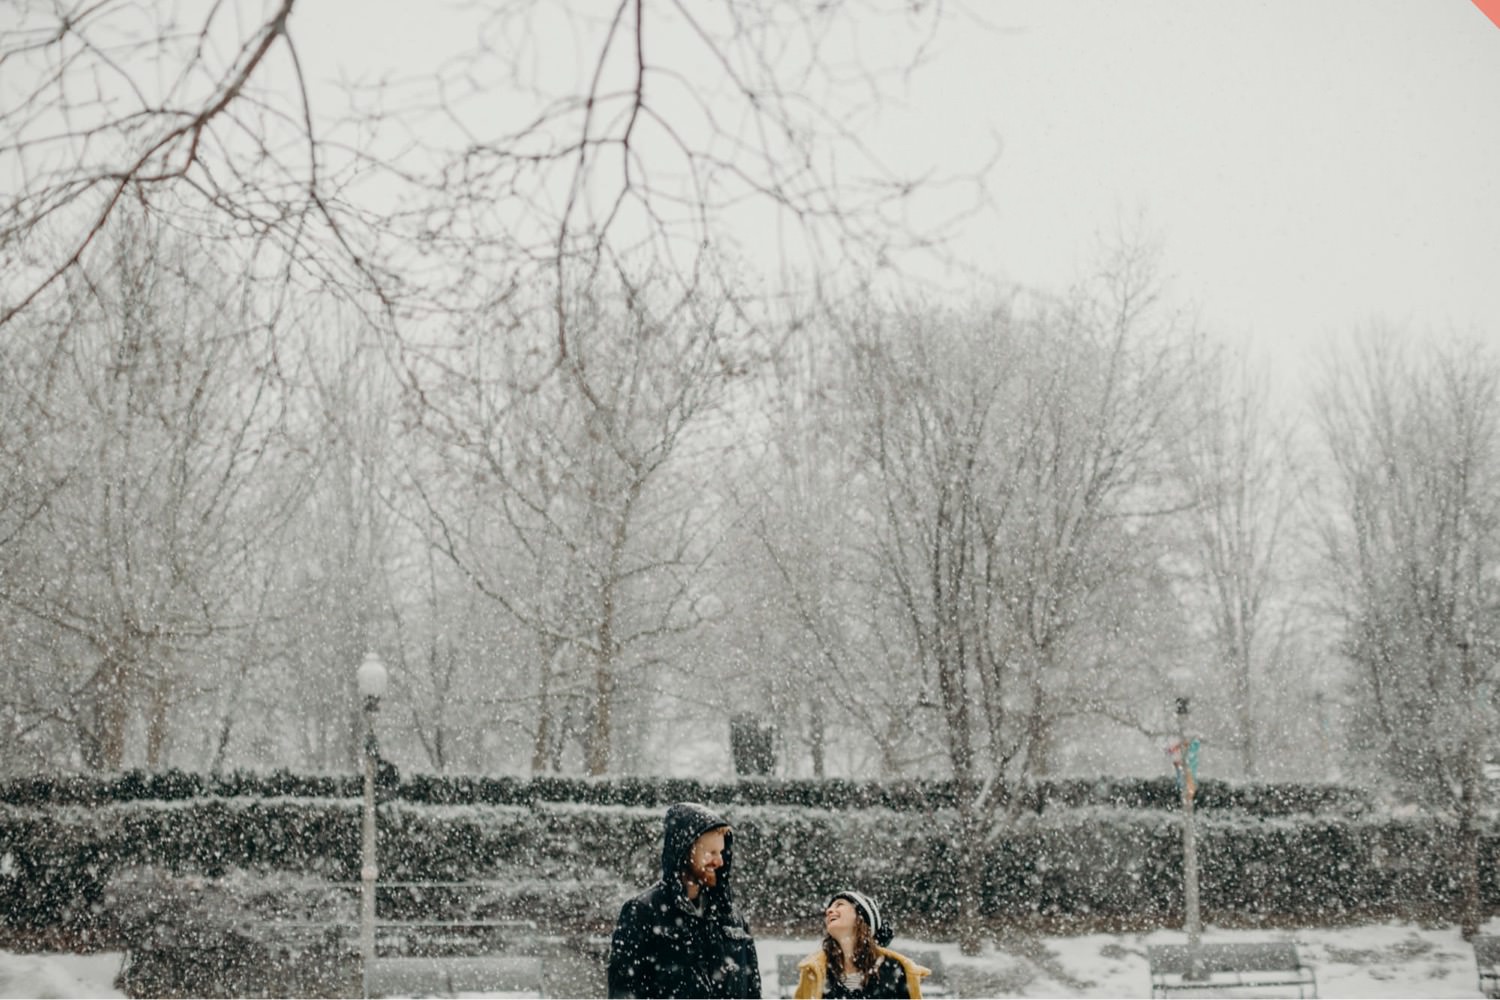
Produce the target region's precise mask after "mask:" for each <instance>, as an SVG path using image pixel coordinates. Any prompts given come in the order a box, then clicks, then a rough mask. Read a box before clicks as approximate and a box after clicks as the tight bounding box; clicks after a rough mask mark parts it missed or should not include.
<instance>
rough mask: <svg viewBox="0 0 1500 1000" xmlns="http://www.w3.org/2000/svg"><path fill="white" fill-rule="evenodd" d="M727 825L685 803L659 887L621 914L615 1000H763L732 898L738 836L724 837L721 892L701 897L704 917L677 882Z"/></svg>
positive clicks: (671, 821) (670, 813)
mask: <svg viewBox="0 0 1500 1000" xmlns="http://www.w3.org/2000/svg"><path fill="white" fill-rule="evenodd" d="M728 825H729V824H728V822H727V821H725V819H724V818H723V817H722V816H719V815H717V814H715V813H713V812H711V811H709V810H708V809H707V808H706V807H704V806H701V805H698V804H697V803H693V802H679V803H677V804H676V805H674V806H672V807H671V808H670V809H668V810H667V817H666V823H665V826H664V828H663V830H662V849H661V881H660V882H657V883H656V884H655V885H653V886H652V887H651V888H649V889H647V890H646V891H645V892H643V893H641V894H640V895H639V896H637V897H635V898H634V899H632V900H630V901H629V902H627V903H626V904H625V905H624V906H623V907H622V908H621V909H620V919H619V920H618V921H617V922H616V923H615V933H614V937H613V938H612V939H611V941H610V946H609V995H610V996H611V997H753V998H758V997H759V996H760V964H759V959H758V957H757V955H756V953H755V941H754V939H753V938H752V937H751V936H750V926H749V924H747V923H746V922H745V920H744V919H743V918H741V917H740V915H739V914H738V913H736V912H735V909H734V896H733V893H732V892H731V891H730V888H729V886H730V876H731V873H732V870H733V836H734V834H733V833H731V832H728V831H726V832H725V834H724V854H723V857H724V864H723V866H722V867H721V868H720V869H719V871H718V878H717V879H716V882H717V884H716V885H715V886H714V887H713V888H711V889H702V890H700V891H699V894H698V901H699V902H701V903H702V912H701V913H700V912H699V911H698V910H697V909H695V908H694V906H693V904H692V903H690V902H689V901H688V898H687V894H686V892H685V891H684V890H683V887H682V880H681V879H680V878H679V876H680V875H681V873H682V872H683V871H684V870H685V868H686V866H687V863H688V854H689V852H690V851H691V850H692V847H693V842H694V841H695V840H697V839H698V838H699V837H700V836H702V835H703V834H705V833H707V832H708V831H710V830H717V829H720V828H722V827H727V826H728Z"/></svg>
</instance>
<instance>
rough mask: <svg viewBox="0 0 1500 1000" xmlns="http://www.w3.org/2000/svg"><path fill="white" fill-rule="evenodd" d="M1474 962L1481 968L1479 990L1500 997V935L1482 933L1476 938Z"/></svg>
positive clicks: (1488, 995)
mask: <svg viewBox="0 0 1500 1000" xmlns="http://www.w3.org/2000/svg"><path fill="white" fill-rule="evenodd" d="M1474 964H1475V966H1477V967H1478V969H1479V992H1481V993H1483V994H1484V995H1485V996H1487V997H1500V937H1496V936H1495V935H1493V934H1480V935H1478V936H1476V937H1475V938H1474Z"/></svg>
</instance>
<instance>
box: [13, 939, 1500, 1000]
mask: <svg viewBox="0 0 1500 1000" xmlns="http://www.w3.org/2000/svg"><path fill="white" fill-rule="evenodd" d="M1485 930H1486V931H1487V932H1488V933H1500V923H1497V922H1494V921H1492V922H1491V923H1490V925H1489V926H1487V927H1486V928H1485ZM1182 940H1183V938H1182V935H1181V934H1180V933H1177V932H1171V931H1155V932H1153V933H1150V934H1090V935H1084V936H1081V937H1072V938H1063V937H1045V938H1031V939H1017V940H1016V941H1015V942H1014V943H1013V944H1012V945H1011V946H1010V947H1009V948H1004V949H1002V948H995V947H993V946H992V947H988V948H986V950H985V952H984V954H982V955H980V956H977V957H975V958H968V957H965V956H964V955H962V954H961V953H960V952H959V950H958V946H957V945H956V944H953V943H951V942H933V941H919V940H907V939H899V938H898V939H897V940H896V941H895V942H893V945H894V946H895V947H896V948H897V949H898V950H900V949H906V950H937V951H939V952H941V953H942V955H943V960H944V962H945V963H946V965H947V972H948V979H949V982H950V985H951V986H953V987H954V988H955V989H956V990H957V991H958V992H959V993H960V994H961V995H964V996H991V997H993V996H1018V997H1146V996H1149V995H1150V992H1151V990H1150V976H1149V975H1148V973H1147V965H1146V948H1147V946H1149V945H1153V944H1171V943H1180V942H1181V941H1182ZM1204 940H1206V941H1225V942H1229V941H1266V940H1289V941H1292V942H1293V943H1295V944H1296V945H1297V949H1298V951H1299V952H1300V954H1301V956H1302V959H1303V961H1304V962H1306V963H1307V964H1308V965H1309V966H1311V967H1312V968H1313V970H1314V972H1315V973H1316V974H1317V977H1318V995H1319V996H1320V997H1323V998H1325V1000H1327V998H1334V997H1478V996H1481V994H1480V993H1479V989H1478V982H1477V979H1476V975H1475V968H1474V952H1473V950H1472V949H1471V948H1470V947H1469V946H1468V944H1466V943H1465V942H1464V940H1463V939H1462V938H1461V937H1460V936H1459V933H1458V929H1457V928H1456V927H1451V926H1439V927H1421V926H1418V925H1415V924H1395V923H1393V924H1377V925H1372V926H1366V927H1355V928H1309V929H1304V930H1298V931H1280V932H1277V931H1220V930H1215V929H1214V928H1209V929H1208V931H1207V932H1206V933H1205V935H1204ZM759 945H760V955H761V964H762V971H763V974H764V976H765V978H766V994H767V996H774V995H775V994H774V990H775V982H776V959H777V956H778V955H781V954H796V955H802V954H806V952H807V951H809V950H810V949H811V948H812V946H813V941H812V939H811V938H808V939H805V940H794V939H788V938H763V939H761V940H760V942H759ZM119 963H120V956H119V955H118V954H103V955H18V954H15V953H11V952H0V997H23V996H24V997H119V996H123V994H121V993H120V992H118V991H117V990H115V989H114V987H113V986H112V985H111V983H112V982H113V980H114V976H115V973H116V971H117V970H118V969H119ZM1260 995H1278V994H1275V993H1262V994H1260ZM1293 995H1295V994H1293Z"/></svg>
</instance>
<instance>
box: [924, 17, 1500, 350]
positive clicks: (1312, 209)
mask: <svg viewBox="0 0 1500 1000" xmlns="http://www.w3.org/2000/svg"><path fill="white" fill-rule="evenodd" d="M982 10H983V11H984V12H985V14H986V16H987V17H988V18H989V20H990V21H991V22H992V23H994V24H995V25H997V26H998V27H999V28H1000V29H1001V33H983V32H974V31H969V32H955V33H954V36H953V37H952V39H951V41H950V42H949V43H948V45H949V48H948V52H950V53H951V56H945V58H943V59H941V60H939V61H938V62H937V63H936V64H935V65H934V67H933V70H932V75H931V78H930V83H931V85H932V87H933V89H932V91H931V93H930V95H922V96H921V97H920V98H919V100H920V102H921V103H922V104H923V105H924V106H925V107H926V108H927V112H926V115H925V116H924V117H925V125H923V126H922V127H923V128H924V130H925V131H926V134H925V135H923V136H921V137H919V144H926V143H932V144H943V143H949V144H954V145H961V144H963V143H964V142H965V140H966V138H969V137H974V136H975V133H977V132H980V131H982V130H994V131H995V132H996V133H997V134H998V135H999V136H1000V138H1001V140H1002V141H1003V143H1004V154H1003V155H1002V157H1001V159H1000V160H999V161H998V163H997V165H996V168H995V170H994V174H993V177H992V183H991V190H992V193H993V195H994V197H995V200H996V201H997V203H998V206H997V213H996V218H995V219H994V220H993V222H992V223H991V224H980V225H976V226H975V227H974V228H975V230H976V231H975V232H974V233H973V234H972V239H973V240H974V245H975V246H976V247H978V248H981V250H980V252H981V253H982V254H983V256H985V257H986V258H988V259H991V260H992V261H993V266H994V268H995V270H996V271H997V272H999V273H1000V274H1002V275H1004V276H1006V277H1008V278H1010V279H1013V280H1016V281H1020V282H1023V283H1036V284H1042V285H1056V284H1058V283H1060V282H1063V281H1066V279H1067V276H1068V275H1069V274H1070V273H1076V270H1077V269H1078V268H1079V267H1081V266H1082V265H1083V263H1085V261H1086V258H1087V255H1088V253H1089V249H1090V246H1091V243H1092V234H1093V233H1094V232H1095V231H1096V230H1098V231H1105V232H1107V231H1109V230H1110V229H1111V228H1112V227H1113V224H1114V220H1115V219H1116V218H1122V217H1123V218H1125V219H1127V220H1128V219H1130V218H1133V217H1134V216H1135V215H1136V214H1137V212H1140V213H1143V214H1144V216H1145V217H1146V219H1147V221H1148V224H1149V226H1150V228H1151V229H1152V230H1154V231H1155V232H1156V233H1157V234H1158V235H1159V236H1160V237H1161V239H1162V241H1163V244H1164V255H1165V269H1166V271H1167V272H1168V274H1169V275H1170V276H1171V278H1172V282H1173V290H1174V291H1175V293H1176V294H1177V295H1178V296H1181V297H1183V298H1185V299H1191V300H1193V301H1194V302H1196V303H1198V305H1199V306H1200V308H1201V315H1202V318H1203V320H1204V322H1205V323H1207V324H1208V325H1209V326H1210V327H1211V328H1212V329H1214V330H1216V331H1219V332H1221V333H1222V334H1224V335H1225V336H1226V337H1229V338H1233V339H1235V340H1237V341H1244V342H1249V343H1254V344H1257V345H1259V348H1260V349H1262V350H1265V351H1268V352H1275V353H1277V354H1279V355H1282V356H1284V357H1288V358H1290V359H1293V360H1294V361H1295V362H1296V363H1295V364H1292V365H1288V364H1281V365H1278V366H1277V367H1278V370H1279V371H1281V372H1282V373H1283V374H1287V375H1289V376H1290V375H1292V374H1293V373H1294V372H1296V371H1300V370H1301V369H1302V368H1304V367H1305V365H1304V364H1303V362H1305V361H1306V360H1307V359H1308V357H1309V351H1308V350H1307V349H1306V348H1307V347H1308V346H1309V345H1312V344H1315V343H1320V342H1323V341H1326V340H1327V339H1328V338H1329V337H1330V336H1335V335H1338V334H1341V333H1344V332H1347V331H1348V330H1350V329H1351V328H1353V327H1356V326H1359V325H1361V324H1365V323H1368V322H1370V321H1372V320H1375V319H1381V320H1385V321H1389V322H1391V323H1394V324H1397V325H1405V326H1409V327H1410V328H1411V329H1412V330H1413V331H1414V332H1417V333H1421V332H1423V331H1430V330H1441V329H1447V328H1449V327H1454V328H1458V329H1463V330H1472V331H1475V332H1486V333H1487V334H1488V335H1489V336H1491V337H1493V338H1495V340H1497V341H1500V28H1497V27H1496V26H1495V25H1494V24H1492V23H1491V22H1490V21H1489V20H1487V19H1486V17H1485V16H1484V14H1483V13H1481V12H1480V11H1479V10H1478V9H1477V8H1476V7H1475V6H1474V5H1473V4H1472V3H1470V2H1469V0H1430V2H1423V3H1412V2H1409V0H1338V2H1331V0H1319V2H1316V3H1307V2H1301V0H1282V2H1274V3H1192V2H1177V0H1151V2H1142V0H1136V2H1131V3H1111V2H1089V3H1082V2H1076V0H1069V2H1054V0H1001V2H996V3H993V4H987V5H984V6H983V7H982ZM924 79H927V78H924ZM944 95H949V97H948V99H947V100H944ZM976 221H978V220H976Z"/></svg>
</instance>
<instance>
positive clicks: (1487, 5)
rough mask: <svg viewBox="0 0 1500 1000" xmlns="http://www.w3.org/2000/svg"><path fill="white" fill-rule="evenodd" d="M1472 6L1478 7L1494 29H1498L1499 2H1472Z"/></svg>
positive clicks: (1491, 0)
mask: <svg viewBox="0 0 1500 1000" xmlns="http://www.w3.org/2000/svg"><path fill="white" fill-rule="evenodd" d="M1474 6H1476V7H1478V8H1479V10H1480V11H1481V12H1482V13H1483V14H1484V16H1485V17H1487V18H1489V19H1490V21H1491V22H1492V23H1493V24H1494V25H1495V27H1497V28H1500V0H1474Z"/></svg>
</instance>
